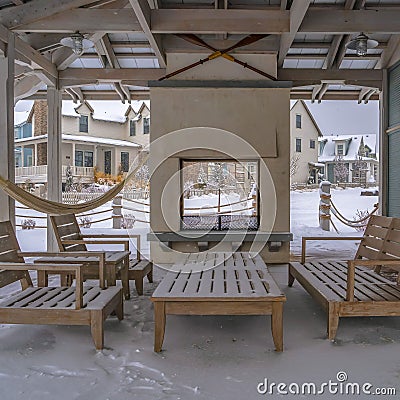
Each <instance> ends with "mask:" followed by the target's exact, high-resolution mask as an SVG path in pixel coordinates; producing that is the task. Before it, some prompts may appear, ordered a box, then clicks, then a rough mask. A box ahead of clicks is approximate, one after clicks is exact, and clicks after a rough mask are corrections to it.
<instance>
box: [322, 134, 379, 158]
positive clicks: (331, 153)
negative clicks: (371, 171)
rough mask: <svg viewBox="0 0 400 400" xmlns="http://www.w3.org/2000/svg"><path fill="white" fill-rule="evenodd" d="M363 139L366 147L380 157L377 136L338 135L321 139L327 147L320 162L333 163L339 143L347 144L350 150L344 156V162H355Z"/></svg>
mask: <svg viewBox="0 0 400 400" xmlns="http://www.w3.org/2000/svg"><path fill="white" fill-rule="evenodd" d="M361 139H363V141H364V145H366V146H368V147H369V148H370V149H371V152H372V153H374V154H376V156H377V157H378V150H377V142H376V134H374V133H372V134H366V135H337V136H324V137H323V138H320V142H325V146H324V148H323V150H322V154H321V155H320V156H319V157H318V161H320V162H326V161H333V160H334V159H335V148H336V144H337V142H338V141H344V142H347V145H348V149H347V152H346V154H345V155H344V156H343V160H348V161H351V160H355V159H356V158H357V155H358V150H359V148H360V144H361Z"/></svg>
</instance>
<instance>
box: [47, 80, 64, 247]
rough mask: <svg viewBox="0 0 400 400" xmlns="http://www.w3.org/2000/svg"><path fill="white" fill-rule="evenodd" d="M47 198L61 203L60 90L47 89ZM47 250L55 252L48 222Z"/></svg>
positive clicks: (54, 241) (52, 235) (54, 244)
mask: <svg viewBox="0 0 400 400" xmlns="http://www.w3.org/2000/svg"><path fill="white" fill-rule="evenodd" d="M47 107H48V112H47V134H48V135H47V198H48V199H49V200H53V201H57V202H61V201H62V194H61V187H62V180H61V178H62V175H61V173H62V172H61V171H62V166H61V162H62V160H61V90H59V89H58V88H55V87H47ZM47 250H48V251H57V250H58V247H57V243H56V240H55V237H54V232H53V230H52V228H51V224H50V220H49V219H48V220H47Z"/></svg>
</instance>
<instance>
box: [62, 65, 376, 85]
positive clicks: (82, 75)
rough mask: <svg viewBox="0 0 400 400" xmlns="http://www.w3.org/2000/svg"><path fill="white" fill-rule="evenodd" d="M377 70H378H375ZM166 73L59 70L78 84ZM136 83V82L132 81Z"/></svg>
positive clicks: (140, 78) (156, 70)
mask: <svg viewBox="0 0 400 400" xmlns="http://www.w3.org/2000/svg"><path fill="white" fill-rule="evenodd" d="M375 72H377V71H375ZM164 75H165V69H163V68H135V69H132V68H119V69H113V68H90V69H79V68H68V69H66V70H64V71H60V72H59V77H60V82H61V84H62V83H63V82H65V81H68V82H73V81H76V82H77V84H76V86H79V82H80V81H81V82H96V81H97V82H98V81H101V82H117V81H123V82H135V81H141V82H142V81H149V80H157V79H159V78H161V77H162V76H164ZM132 84H133V85H135V83H132Z"/></svg>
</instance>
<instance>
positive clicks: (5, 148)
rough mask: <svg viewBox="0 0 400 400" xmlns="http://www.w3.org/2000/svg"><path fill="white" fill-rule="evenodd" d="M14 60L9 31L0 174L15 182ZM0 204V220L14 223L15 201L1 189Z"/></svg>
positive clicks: (3, 61) (2, 81)
mask: <svg viewBox="0 0 400 400" xmlns="http://www.w3.org/2000/svg"><path fill="white" fill-rule="evenodd" d="M0 53H1V52H0ZM14 60H15V36H14V34H13V33H12V32H9V34H8V43H7V46H6V50H5V53H4V54H3V53H2V54H0V71H1V73H0V143H1V147H2V156H1V157H0V175H1V176H2V177H3V178H6V179H8V180H10V181H11V182H15V154H14ZM0 205H1V207H0V221H8V220H10V221H11V222H12V224H13V225H15V202H14V200H13V199H12V198H11V197H9V196H8V195H7V194H5V193H4V192H3V191H2V190H1V189H0Z"/></svg>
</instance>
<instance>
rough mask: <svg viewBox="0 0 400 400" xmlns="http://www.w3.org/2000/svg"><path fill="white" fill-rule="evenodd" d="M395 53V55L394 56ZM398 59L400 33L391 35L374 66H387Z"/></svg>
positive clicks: (399, 54)
mask: <svg viewBox="0 0 400 400" xmlns="http://www.w3.org/2000/svg"><path fill="white" fill-rule="evenodd" d="M396 54H397V56H396ZM399 59H400V35H391V37H390V39H389V41H388V44H387V47H386V49H385V50H384V51H383V52H382V54H381V58H380V60H379V61H378V62H377V64H376V66H375V68H378V69H379V68H388V67H390V66H392V65H393V64H394V63H395V62H396V61H397V60H399Z"/></svg>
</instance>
